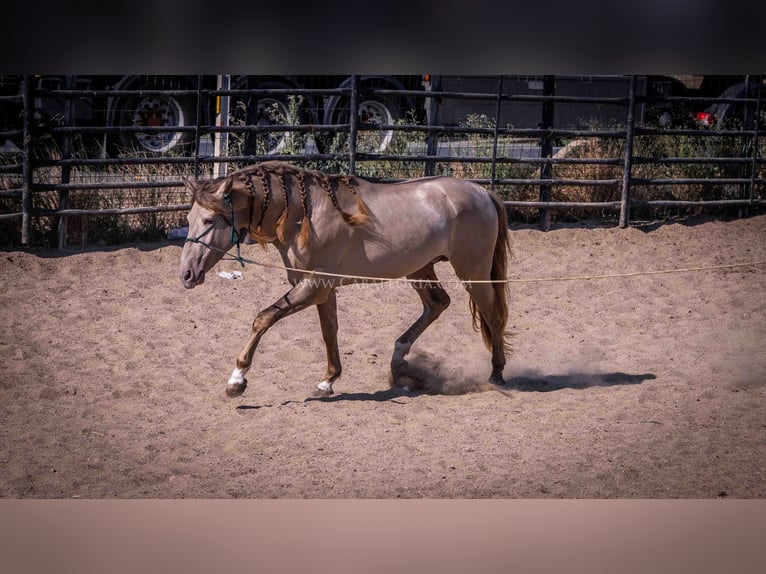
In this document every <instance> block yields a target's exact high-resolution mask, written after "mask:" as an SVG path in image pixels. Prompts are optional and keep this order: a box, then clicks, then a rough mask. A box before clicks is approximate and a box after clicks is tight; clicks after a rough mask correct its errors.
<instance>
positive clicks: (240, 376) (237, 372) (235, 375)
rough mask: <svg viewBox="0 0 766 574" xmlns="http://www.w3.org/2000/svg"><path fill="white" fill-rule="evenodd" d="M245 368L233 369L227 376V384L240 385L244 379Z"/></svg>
mask: <svg viewBox="0 0 766 574" xmlns="http://www.w3.org/2000/svg"><path fill="white" fill-rule="evenodd" d="M246 372H247V370H246V369H234V371H233V372H232V373H231V376H230V377H229V382H228V383H227V384H229V385H241V384H242V383H243V382H244V381H245V373H246Z"/></svg>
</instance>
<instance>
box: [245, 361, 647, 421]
mask: <svg viewBox="0 0 766 574" xmlns="http://www.w3.org/2000/svg"><path fill="white" fill-rule="evenodd" d="M420 359H422V358H420ZM402 374H403V377H402V378H401V379H399V380H398V381H397V383H396V384H390V388H388V389H382V390H379V391H375V392H374V393H338V394H334V395H330V396H322V395H317V396H311V397H307V398H306V399H304V400H303V401H302V402H304V403H306V402H312V401H319V402H324V403H335V402H338V401H374V402H392V403H404V401H402V400H401V399H405V398H408V397H416V396H419V395H446V396H450V395H452V396H454V395H467V394H470V393H483V392H488V391H495V392H499V393H501V394H504V395H506V396H511V395H513V394H514V393H516V392H526V393H549V392H553V391H560V390H564V389H573V390H583V389H587V388H591V387H614V386H622V385H638V384H641V383H643V382H644V381H647V380H652V379H656V378H657V377H656V375H654V374H652V373H643V374H631V373H623V372H619V371H616V372H612V373H588V372H571V373H567V374H562V375H543V374H540V373H538V372H536V371H527V372H525V373H524V374H518V375H515V376H511V377H509V378H507V379H506V380H505V385H503V386H498V385H494V384H491V383H489V382H488V381H487V380H486V379H483V378H479V377H477V376H474V375H471V374H465V373H449V374H448V373H445V372H444V370H443V369H441V368H440V366H439V365H438V364H435V363H434V362H433V361H431V360H418V361H417V362H412V361H410V362H409V364H408V365H407V366H406V367H405V368H404V369H403V371H402ZM405 386H406V388H405ZM293 402H300V401H287V402H286V403H283V405H286V404H289V403H293ZM258 408H261V407H257V406H248V405H241V406H239V407H237V409H241V410H246V409H258Z"/></svg>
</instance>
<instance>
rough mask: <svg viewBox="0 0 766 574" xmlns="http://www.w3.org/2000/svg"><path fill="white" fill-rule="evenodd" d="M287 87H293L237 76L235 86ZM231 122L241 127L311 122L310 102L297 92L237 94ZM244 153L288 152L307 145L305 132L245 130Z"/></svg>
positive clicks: (290, 152) (291, 87) (270, 88)
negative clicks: (293, 93)
mask: <svg viewBox="0 0 766 574" xmlns="http://www.w3.org/2000/svg"><path fill="white" fill-rule="evenodd" d="M245 88H251V89H258V90H290V89H295V86H292V85H290V84H288V83H286V82H282V81H279V80H264V81H258V80H257V79H255V78H250V79H249V80H248V78H240V79H238V80H237V81H236V82H235V85H234V89H245ZM231 109H232V112H231V115H232V122H233V124H234V125H244V126H262V127H268V126H296V125H300V124H304V123H307V122H309V121H310V118H311V102H310V101H309V100H307V99H306V98H305V97H303V96H300V95H291V94H281V93H280V94H254V95H252V96H237V97H236V98H234V102H232V107H231ZM243 140H244V146H243V147H244V149H243V151H244V153H245V154H247V155H279V154H286V155H291V154H295V153H300V152H302V151H303V150H304V148H305V147H306V133H302V132H297V131H285V130H275V131H257V132H246V133H245V136H244V138H243Z"/></svg>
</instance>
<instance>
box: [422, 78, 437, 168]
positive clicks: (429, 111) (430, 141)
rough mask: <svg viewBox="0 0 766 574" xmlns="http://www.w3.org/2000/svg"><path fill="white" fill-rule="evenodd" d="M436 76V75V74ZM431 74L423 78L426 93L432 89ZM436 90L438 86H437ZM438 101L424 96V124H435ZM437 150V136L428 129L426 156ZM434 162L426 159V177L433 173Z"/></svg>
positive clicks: (435, 152) (430, 155)
mask: <svg viewBox="0 0 766 574" xmlns="http://www.w3.org/2000/svg"><path fill="white" fill-rule="evenodd" d="M437 77H438V76H437ZM433 78H434V77H433V76H428V77H426V79H425V80H424V87H425V91H426V93H428V92H431V91H432V90H433V84H432V82H433V81H434V80H433ZM437 90H438V87H437ZM438 106H439V102H437V101H436V98H434V97H432V96H428V97H426V101H425V104H424V107H425V111H426V124H427V125H428V126H429V127H430V126H433V125H436V118H437V110H438ZM438 150H439V141H438V136H437V134H436V132H433V131H430V130H429V131H428V133H427V134H426V156H428V157H433V156H435V155H436V154H437V153H438ZM435 166H436V162H435V161H434V160H433V159H427V160H426V165H425V169H424V172H423V175H424V176H426V177H428V176H431V175H434V170H435Z"/></svg>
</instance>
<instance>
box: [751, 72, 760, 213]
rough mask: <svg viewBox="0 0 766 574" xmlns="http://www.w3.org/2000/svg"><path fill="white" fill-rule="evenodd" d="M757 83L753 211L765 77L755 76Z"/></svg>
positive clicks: (752, 185)
mask: <svg viewBox="0 0 766 574" xmlns="http://www.w3.org/2000/svg"><path fill="white" fill-rule="evenodd" d="M755 81H756V82H758V90H757V92H756V97H757V98H758V99H757V100H756V102H755V118H754V120H753V130H754V133H753V163H752V167H751V170H750V193H749V194H748V199H749V201H750V204H749V206H748V207H749V208H750V209H752V207H753V198H754V193H755V180H756V175H757V174H758V138H759V136H760V129H761V122H760V119H761V94H762V87H763V76H755Z"/></svg>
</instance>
